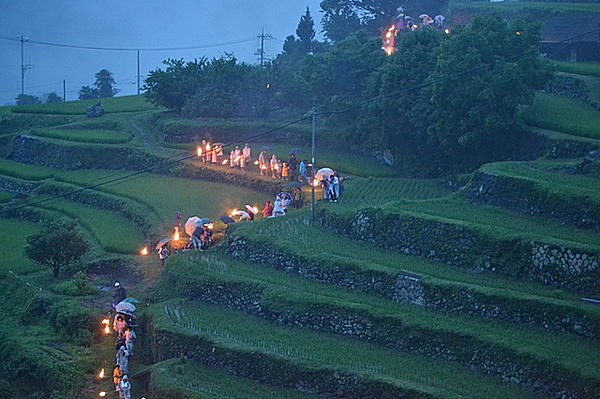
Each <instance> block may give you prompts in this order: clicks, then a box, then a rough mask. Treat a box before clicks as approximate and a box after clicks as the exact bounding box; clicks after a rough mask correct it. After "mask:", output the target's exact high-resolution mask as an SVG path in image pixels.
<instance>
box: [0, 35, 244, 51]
mask: <svg viewBox="0 0 600 399" xmlns="http://www.w3.org/2000/svg"><path fill="white" fill-rule="evenodd" d="M0 40H9V41H13V42H15V41H16V42H18V41H21V40H20V39H17V38H12V37H8V36H1V35H0ZM254 40H255V38H254V37H252V38H246V39H240V40H232V41H228V42H221V43H211V44H200V45H193V46H182V47H145V48H144V47H100V46H83V45H76V44H67V43H53V42H43V41H39V40H31V39H25V41H27V42H28V43H31V44H38V45H40V46H53V47H64V48H75V49H83V50H100V51H172V50H194V49H202V48H211V47H222V46H230V45H234V44H241V43H247V42H250V41H254Z"/></svg>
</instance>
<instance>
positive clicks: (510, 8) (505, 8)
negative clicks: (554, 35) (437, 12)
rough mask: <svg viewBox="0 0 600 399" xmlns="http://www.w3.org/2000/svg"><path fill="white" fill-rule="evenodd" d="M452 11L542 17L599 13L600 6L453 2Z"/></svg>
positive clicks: (586, 4) (587, 4)
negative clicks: (539, 15)
mask: <svg viewBox="0 0 600 399" xmlns="http://www.w3.org/2000/svg"><path fill="white" fill-rule="evenodd" d="M449 7H450V9H451V10H452V11H458V10H469V11H475V12H482V11H486V12H499V13H501V14H519V15H522V14H523V13H526V12H534V13H535V12H541V13H543V14H541V15H542V16H548V15H550V16H554V15H561V14H568V13H577V12H583V13H599V12H600V5H599V4H597V3H596V4H594V3H561V2H552V1H550V2H533V1H527V2H497V3H489V2H485V1H471V2H465V1H452V2H451V3H450V6H449Z"/></svg>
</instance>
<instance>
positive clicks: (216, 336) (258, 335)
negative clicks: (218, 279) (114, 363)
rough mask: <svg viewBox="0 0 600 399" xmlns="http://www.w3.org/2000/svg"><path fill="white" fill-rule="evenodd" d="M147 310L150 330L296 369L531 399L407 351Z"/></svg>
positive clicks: (172, 305)
mask: <svg viewBox="0 0 600 399" xmlns="http://www.w3.org/2000/svg"><path fill="white" fill-rule="evenodd" d="M151 312H152V315H153V318H154V323H155V324H154V325H155V328H158V329H165V330H167V331H171V332H175V333H177V334H182V335H184V336H192V337H193V336H198V337H202V338H205V339H208V340H210V341H213V342H214V343H215V346H218V347H224V348H227V349H229V350H231V351H235V352H243V353H248V352H259V353H262V354H264V355H267V356H273V357H276V358H278V359H283V360H286V361H288V362H291V363H293V364H294V365H297V367H300V368H304V367H307V366H308V367H310V368H316V369H328V370H332V371H333V370H337V371H347V372H352V373H356V374H358V375H359V376H361V377H363V378H366V379H369V380H375V381H385V382H386V383H388V384H392V385H396V386H400V387H403V388H408V389H416V390H418V391H422V392H428V393H431V394H434V395H436V396H439V397H443V398H459V397H462V398H484V397H485V398H508V397H510V398H533V397H535V395H533V394H531V393H529V392H525V391H523V390H520V389H516V388H513V387H510V386H507V385H506V384H502V383H500V382H498V381H496V380H494V379H492V378H489V377H483V376H476V375H473V374H471V373H469V372H468V371H466V370H464V369H462V368H458V367H453V366H452V365H451V364H449V363H447V362H443V361H439V360H432V359H428V358H424V357H422V356H418V355H412V354H402V356H398V354H397V353H394V352H393V351H391V350H386V349H382V348H378V347H375V346H373V345H369V344H366V343H362V342H357V341H354V340H351V339H344V338H340V337H336V336H331V335H328V334H320V333H314V332H309V331H304V330H298V329H290V328H285V327H280V326H277V325H274V324H272V323H269V322H266V321H263V320H259V319H256V318H252V317H248V316H245V315H243V314H241V313H239V312H234V311H230V310H225V309H222V308H217V307H213V306H207V305H200V304H189V303H183V302H181V301H172V302H167V303H162V304H159V305H158V306H156V307H153V309H152V310H151Z"/></svg>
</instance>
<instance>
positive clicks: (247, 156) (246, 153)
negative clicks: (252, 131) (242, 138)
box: [242, 143, 252, 165]
mask: <svg viewBox="0 0 600 399" xmlns="http://www.w3.org/2000/svg"><path fill="white" fill-rule="evenodd" d="M242 156H243V157H244V162H245V163H246V165H250V162H252V148H250V146H249V145H248V143H246V145H245V146H244V149H243V150H242Z"/></svg>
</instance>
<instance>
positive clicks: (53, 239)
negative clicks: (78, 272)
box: [24, 223, 90, 277]
mask: <svg viewBox="0 0 600 399" xmlns="http://www.w3.org/2000/svg"><path fill="white" fill-rule="evenodd" d="M89 249H90V244H89V243H88V242H87V241H86V240H85V239H84V238H83V235H82V234H81V233H80V232H78V231H77V230H75V223H69V224H65V223H60V224H56V225H53V226H51V227H49V228H47V229H45V230H44V231H42V232H40V233H37V234H33V235H30V236H29V237H27V244H26V245H25V248H24V251H25V255H26V256H27V257H28V258H29V259H31V260H33V261H34V262H37V263H39V264H41V265H44V266H48V267H50V268H51V269H52V272H53V274H54V277H58V275H59V273H60V269H61V268H62V267H64V266H67V265H69V264H71V263H73V262H75V261H77V260H79V259H80V258H81V257H82V256H83V255H85V254H86V253H87V251H88V250H89Z"/></svg>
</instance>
